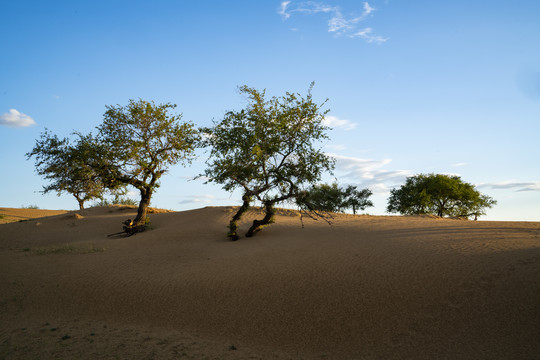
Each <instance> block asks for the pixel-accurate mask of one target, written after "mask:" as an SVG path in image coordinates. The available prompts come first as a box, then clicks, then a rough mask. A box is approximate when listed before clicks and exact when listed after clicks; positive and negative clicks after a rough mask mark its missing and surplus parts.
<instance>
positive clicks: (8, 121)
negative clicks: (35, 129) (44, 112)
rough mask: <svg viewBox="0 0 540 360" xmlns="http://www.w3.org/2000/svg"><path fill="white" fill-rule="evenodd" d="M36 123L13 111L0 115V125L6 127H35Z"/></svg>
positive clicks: (28, 117) (26, 116)
mask: <svg viewBox="0 0 540 360" xmlns="http://www.w3.org/2000/svg"><path fill="white" fill-rule="evenodd" d="M35 124H36V122H35V121H34V119H32V118H31V117H30V116H28V115H26V114H23V113H21V112H19V111H17V110H15V109H10V110H9V112H7V113H4V114H2V115H0V125H3V126H8V127H26V126H31V125H35Z"/></svg>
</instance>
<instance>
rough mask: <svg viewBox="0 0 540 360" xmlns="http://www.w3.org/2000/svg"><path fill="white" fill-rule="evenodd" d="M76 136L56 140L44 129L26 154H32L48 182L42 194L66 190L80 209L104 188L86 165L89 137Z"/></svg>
mask: <svg viewBox="0 0 540 360" xmlns="http://www.w3.org/2000/svg"><path fill="white" fill-rule="evenodd" d="M76 135H77V136H78V139H77V141H76V142H75V143H74V144H71V143H70V140H69V139H68V138H63V139H60V138H58V136H57V135H53V134H51V133H50V132H49V131H48V130H47V129H45V131H44V132H43V133H41V136H40V138H39V139H37V140H36V144H35V146H34V148H33V149H32V151H31V152H29V153H27V154H26V157H27V159H30V158H32V157H35V165H36V169H37V173H38V174H39V175H41V176H43V177H44V178H45V179H47V180H49V181H51V183H50V184H49V185H47V186H43V191H42V192H43V193H44V194H46V193H49V192H51V191H56V192H57V194H58V196H60V195H61V193H63V192H66V193H68V194H71V195H73V196H74V197H75V199H76V200H77V203H78V204H79V209H84V203H85V202H86V201H88V200H91V199H101V198H103V195H104V193H105V192H106V190H107V189H106V187H105V186H104V184H103V183H102V182H101V181H100V179H99V177H98V175H97V173H96V172H95V171H94V170H93V169H92V168H91V167H90V166H89V163H90V159H91V157H92V151H91V149H90V148H89V147H88V144H89V143H88V140H89V137H85V136H82V135H80V134H77V133H76Z"/></svg>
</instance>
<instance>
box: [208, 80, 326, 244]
mask: <svg viewBox="0 0 540 360" xmlns="http://www.w3.org/2000/svg"><path fill="white" fill-rule="evenodd" d="M312 87H313V84H311V86H310V88H309V91H308V94H307V96H306V97H303V96H302V95H300V94H297V93H289V92H287V93H286V94H285V95H284V96H282V97H279V98H278V97H273V98H271V99H269V100H267V99H266V98H265V91H264V90H263V91H258V90H256V89H254V88H250V87H247V86H242V87H240V89H239V90H240V93H241V94H243V95H245V96H246V97H247V99H248V105H247V106H246V108H245V109H242V110H240V111H229V112H227V113H226V114H225V116H224V118H223V120H221V121H220V122H217V123H214V126H213V127H209V128H204V129H202V132H203V134H204V136H205V138H206V145H207V146H210V147H211V150H210V157H209V159H208V160H207V169H206V170H205V172H204V174H202V175H204V176H206V177H207V178H208V181H209V182H214V183H217V184H221V185H222V186H223V189H225V190H227V191H233V190H234V189H237V188H240V189H242V191H243V196H242V201H243V204H242V206H241V207H240V209H239V210H238V212H237V213H236V214H235V215H234V216H233V218H232V220H231V222H230V225H229V230H230V231H229V234H228V236H229V237H231V238H232V239H233V240H236V239H238V234H237V222H238V220H239V219H240V218H241V216H242V214H243V213H244V212H245V211H247V210H248V209H249V207H250V206H251V204H252V202H253V201H255V200H258V201H260V202H261V203H262V205H263V207H264V211H265V216H264V218H263V219H262V220H255V221H254V222H253V225H252V226H251V228H250V229H249V230H248V232H247V233H246V236H248V237H249V236H253V235H254V234H255V233H256V232H257V231H259V230H261V229H262V227H263V226H265V225H267V224H270V223H272V222H273V215H274V212H275V205H276V204H278V203H281V202H284V201H287V200H291V199H294V198H295V197H297V196H298V195H299V194H300V192H301V190H302V188H303V187H305V186H307V185H311V184H315V183H316V182H317V181H319V179H320V178H321V175H322V174H323V173H324V172H327V171H332V169H333V167H334V161H333V159H331V158H330V157H328V156H327V155H326V154H324V153H323V152H322V150H321V149H320V148H318V147H316V145H317V143H318V142H320V141H321V140H324V139H327V138H328V137H327V135H326V131H327V130H328V129H329V128H328V127H327V126H325V125H323V123H322V121H323V119H324V115H325V114H326V113H327V111H322V110H321V109H322V106H323V105H324V103H323V104H320V105H319V104H317V103H315V102H314V101H313V99H312V95H311V90H312Z"/></svg>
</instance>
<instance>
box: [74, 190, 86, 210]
mask: <svg viewBox="0 0 540 360" xmlns="http://www.w3.org/2000/svg"><path fill="white" fill-rule="evenodd" d="M73 196H75V199H77V202H78V203H79V210H84V199H81V198H80V197H79V196H78V195H75V194H73Z"/></svg>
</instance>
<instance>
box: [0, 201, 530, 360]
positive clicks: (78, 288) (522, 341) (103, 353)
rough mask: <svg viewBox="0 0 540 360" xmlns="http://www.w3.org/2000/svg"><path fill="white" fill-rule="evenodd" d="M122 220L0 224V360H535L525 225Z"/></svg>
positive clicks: (95, 217)
mask: <svg viewBox="0 0 540 360" xmlns="http://www.w3.org/2000/svg"><path fill="white" fill-rule="evenodd" d="M134 215H135V214H134V210H133V209H124V210H122V209H120V208H94V209H90V210H84V211H78V212H71V213H67V214H61V215H58V216H54V217H47V218H42V219H34V220H30V221H27V222H20V223H11V224H4V225H0V358H1V359H43V358H73V359H75V358H82V359H115V358H119V359H124V358H137V359H162V358H163V359H178V358H180V359H539V358H540V223H537V222H481V221H478V222H473V221H458V220H442V219H433V218H429V217H375V216H352V215H348V216H347V215H343V216H338V217H337V218H336V219H335V220H334V224H333V225H332V226H331V227H330V226H328V225H327V224H326V223H324V222H321V221H319V222H315V221H312V220H305V228H304V229H302V227H301V223H300V220H299V217H298V216H297V215H295V214H294V213H293V212H287V213H284V214H282V215H279V216H277V221H276V223H275V224H273V225H272V226H270V227H268V228H267V229H265V230H264V231H263V232H261V233H260V234H258V235H257V236H256V237H254V238H251V239H246V238H241V239H240V240H239V241H237V242H230V241H228V240H227V239H226V238H225V236H224V234H225V233H226V224H227V222H228V219H229V218H230V216H231V215H232V209H230V208H204V209H199V210H193V211H186V212H175V213H161V214H153V215H151V216H150V218H151V221H152V222H151V224H152V227H153V229H152V230H150V231H147V232H145V233H142V234H138V235H136V236H133V237H129V238H114V239H113V238H107V236H106V235H107V234H111V233H114V232H116V231H119V230H121V222H122V221H123V220H125V219H126V218H128V217H133V216H134ZM254 216H255V214H254V213H253V212H252V213H249V214H248V218H247V219H246V221H245V222H244V223H243V224H242V226H241V230H242V232H245V231H246V230H247V228H248V226H249V224H248V222H247V220H252V219H253V218H254Z"/></svg>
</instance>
